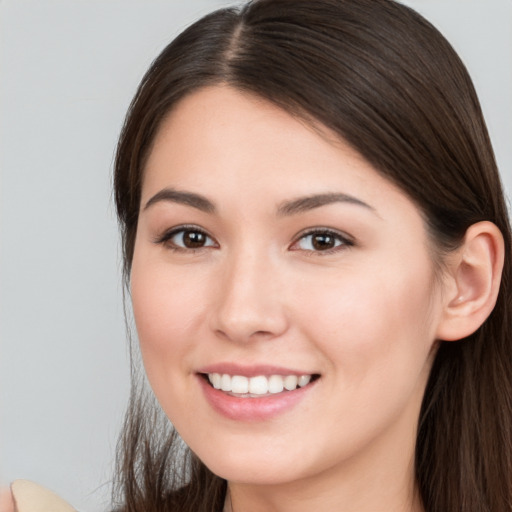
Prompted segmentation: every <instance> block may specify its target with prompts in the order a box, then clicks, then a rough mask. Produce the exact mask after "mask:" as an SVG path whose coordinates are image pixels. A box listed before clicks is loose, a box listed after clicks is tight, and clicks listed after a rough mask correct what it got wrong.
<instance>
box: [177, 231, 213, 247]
mask: <svg viewBox="0 0 512 512" xmlns="http://www.w3.org/2000/svg"><path fill="white" fill-rule="evenodd" d="M207 238H208V237H207V236H206V235H205V234H204V233H201V232H200V231H184V232H183V235H182V240H183V245H184V246H185V247H187V248H188V249H197V248H198V247H203V246H204V245H205V244H206V241H207Z"/></svg>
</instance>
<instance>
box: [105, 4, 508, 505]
mask: <svg viewBox="0 0 512 512" xmlns="http://www.w3.org/2000/svg"><path fill="white" fill-rule="evenodd" d="M115 193H116V204H117V209H118V214H119V219H120V224H121V230H122V235H123V244H124V245H123V247H124V258H125V260H124V261H125V267H124V270H125V277H126V282H127V286H128V287H129V290H130V294H131V299H132V303H133V313H134V319H135V323H136V326H137V333H138V338H139V341H140V347H141V355H142V359H143V363H144V367H145V371H146V373H147V377H148V381H149V384H150V386H151V388H152V392H153V393H154V395H155V397H156V399H157V400H158V402H159V406H156V405H155V404H154V403H153V401H152V395H151V392H147V391H146V389H147V387H146V386H145V383H144V381H143V379H142V378H140V376H139V374H138V372H137V371H134V374H133V390H132V399H131V402H130V408H129V411H128V415H127V420H126V425H125V430H124V433H123V439H122V445H121V451H120V458H119V472H118V474H119V478H118V482H117V491H118V505H119V508H120V509H121V510H126V511H135V510H144V511H146V510H155V511H164V510H179V511H188V510H190V511H192V510H193V511H199V510H205V511H211V510H218V511H221V510H224V511H235V512H236V511H240V510H242V511H259V510H278V511H287V510H292V508H293V510H295V511H296V510H299V511H300V510H350V511H358V512H359V511H360V512H364V511H375V510H396V511H398V510H404V511H405V510H407V511H444V510H450V511H451V510H464V511H475V512H476V511H492V512H495V511H506V510H510V509H511V503H512V489H511V482H512V478H511V477H512V462H511V453H512V451H511V416H512V412H511V409H512V408H511V404H512V401H511V395H512V392H511V391H512V382H511V375H512V369H511V363H510V341H509V339H510V336H509V331H510V320H509V315H508V311H509V308H510V295H511V292H510V283H509V280H510V258H509V257H508V255H509V251H510V227H509V223H508V216H507V210H506V206H505V202H504V200H503V193H502V190H501V185H500V180H499V177H498V174H497V170H496V165H495V162H494V157H493V153H492V149H491V146H490V142H489V139H488V135H487V131H486V127H485V123H484V121H483V118H482V114H481V111H480V107H479V104H478V101H477V98H476V95H475V92H474V90H473V86H472V84H471V81H470V79H469V77H468V75H467V73H466V71H465V69H464V66H463V65H462V63H461V62H460V60H459V59H458V57H457V56H456V54H455V53H454V52H453V50H452V49H451V47H450V46H449V45H448V43H447V42H446V41H445V40H444V39H443V38H442V36H440V34H439V33H438V32H437V31H436V30H435V29H434V28H433V27H432V26H430V25H429V24H428V23H427V22H426V21H425V20H423V19H422V18H421V17H420V16H418V15H417V14H416V13H414V12H413V11H411V10H410V9H408V8H406V7H404V6H402V5H400V4H398V3H395V2H393V1H390V0H320V1H316V2H310V1H307V0H299V1H294V2H290V1H286V0H258V1H255V2H252V3H249V4H247V5H246V6H245V7H243V8H242V9H240V10H237V9H227V10H222V11H218V12H216V13H213V14H211V15H209V16H207V17H205V18H203V19H202V20H200V21H199V22H197V23H196V24H194V25H193V26H191V27H190V28H189V29H187V30H186V31H185V32H183V33H182V34H181V35H180V36H179V37H178V38H177V39H176V40H175V41H174V42H172V43H171V44H170V45H169V46H168V47H167V48H166V49H165V50H164V51H163V52H162V54H161V55H160V56H159V57H158V58H157V60H156V61H155V62H154V64H153V65H152V67H151V68H150V70H149V71H148V73H147V74H146V76H145V78H144V79H143V82H142V84H141V86H140V88H139V91H138V92H137V94H136V97H135V99H134V101H133V103H132V105H131V107H130V111H129V113H128V116H127V119H126V123H125V126H124V129H123V132H122V134H121V138H120V142H119V146H118V151H117V158H116V167H115ZM160 407H161V409H162V410H163V412H164V413H165V415H166V416H167V417H168V418H169V420H170V421H171V423H172V424H173V425H174V427H175V430H174V429H171V428H170V427H169V423H168V421H167V419H166V418H165V417H162V415H161V414H160ZM180 437H181V438H182V439H183V440H184V441H185V443H186V446H184V445H183V443H182V441H181V439H180Z"/></svg>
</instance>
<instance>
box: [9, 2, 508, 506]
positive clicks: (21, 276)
mask: <svg viewBox="0 0 512 512" xmlns="http://www.w3.org/2000/svg"><path fill="white" fill-rule="evenodd" d="M406 3H407V4H409V5H411V6H413V7H415V8H417V10H419V11H420V12H421V13H423V14H424V15H425V16H426V17H427V18H428V19H430V20H431V21H432V22H434V24H435V25H437V26H438V27H439V28H440V29H441V31H442V32H443V33H444V34H445V35H446V36H447V37H448V39H449V40H450V41H451V42H452V44H453V45H454V46H455V48H456V49H457V50H458V51H459V53H460V54H461V56H462V58H463V60H464V61H465V62H466V64H467V66H468V68H469V70H470V73H471V74H472V76H473V78H474V80H475V84H476V87H477V90H478V92H479V94H480V98H481V101H482V105H483V109H484V112H485V114H486V117H487V121H488V124H489V129H490V132H491V137H492V139H493V142H494V147H495V151H496V154H497V158H498V162H499V165H500V169H501V172H502V175H503V178H504V181H505V184H506V187H507V189H508V190H509V191H511V190H512V144H511V142H512V122H511V119H512V93H511V91H512V0H486V1H485V2H484V1H482V0H409V1H408V2H406ZM226 4H228V2H224V1H223V2H220V1H218V0H217V1H216V0H188V1H187V2H181V1H173V0H167V1H161V0H149V1H148V0H108V1H107V0H3V1H1V0H0V66H1V67H0V72H1V76H0V168H1V179H0V235H1V236H0V244H1V245H0V340H1V346H0V350H1V352H0V405H1V424H0V429H1V430H0V435H1V438H0V439H1V442H0V483H2V484H5V483H7V482H9V481H11V480H13V479H15V478H28V479H32V480H35V481H38V482H40V483H42V484H44V485H46V486H48V487H50V488H53V489H54V490H58V492H59V493H60V494H61V495H62V496H63V497H65V498H66V499H68V500H69V501H70V502H72V503H73V504H74V505H75V506H76V507H78V508H79V509H81V510H83V511H91V512H94V511H100V510H105V508H106V506H107V504H108V497H109V491H110V483H109V480H110V474H111V468H112V462H113V458H114V448H115V443H116V436H117V432H118V429H119V426H120V420H121V417H122V413H123V410H124V406H125V401H126V397H127V391H128V374H129V372H128V358H127V350H126V341H125V333H124V324H123V314H122V294H121V281H120V252H119V249H118V238H117V232H116V224H115V216H114V211H113V204H112V198H111V191H110V187H111V170H112V169H111V167H112V160H113V151H114V147H115V143H116V138H117V135H118V133H119V130H120V126H121V123H122V120H123V116H124V113H125V110H126V108H127V106H128V103H129V101H130V99H131V96H132V95H133V93H134V91H135V88H136V86H137V84H138V81H139V80H140V78H141V77H142V74H143V72H144V71H145V69H146V68H147V66H148V65H149V63H150V62H151V60H152V59H153V58H154V57H155V56H156V55H157V53H158V52H159V51H160V50H161V49H162V48H163V47H164V45H165V44H166V43H167V42H168V41H169V40H170V39H171V38H172V37H173V36H174V35H175V34H176V33H177V32H178V31H179V30H181V29H182V28H183V27H185V26H186V25H187V24H189V23H190V22H191V21H193V20H194V19H196V18H197V17H199V16H200V15H201V14H204V13H205V12H208V11H210V10H212V9H214V8H216V7H217V6H220V5H226Z"/></svg>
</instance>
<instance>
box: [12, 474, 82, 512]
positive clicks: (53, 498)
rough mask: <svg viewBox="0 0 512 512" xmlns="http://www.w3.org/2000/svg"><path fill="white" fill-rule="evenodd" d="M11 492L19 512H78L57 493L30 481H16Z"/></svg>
mask: <svg viewBox="0 0 512 512" xmlns="http://www.w3.org/2000/svg"><path fill="white" fill-rule="evenodd" d="M11 491H12V495H13V498H14V503H15V504H16V511H17V512H76V510H75V509H74V508H73V507H72V506H71V505H69V504H68V503H66V502H65V501H64V500H63V499H62V498H59V496H57V495H56V494H55V493H53V492H52V491H49V490H48V489H45V488H44V487H42V486H40V485H38V484H36V483H34V482H30V481H29V480H15V481H14V482H13V483H12V484H11Z"/></svg>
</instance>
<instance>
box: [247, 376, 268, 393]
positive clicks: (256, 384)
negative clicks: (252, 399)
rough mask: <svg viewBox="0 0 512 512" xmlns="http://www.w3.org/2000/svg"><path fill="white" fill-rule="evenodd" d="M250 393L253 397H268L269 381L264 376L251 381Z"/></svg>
mask: <svg viewBox="0 0 512 512" xmlns="http://www.w3.org/2000/svg"><path fill="white" fill-rule="evenodd" d="M249 393H251V395H266V394H267V393H268V379H267V377H264V376H263V375H261V376H259V377H251V378H250V379H249Z"/></svg>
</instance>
